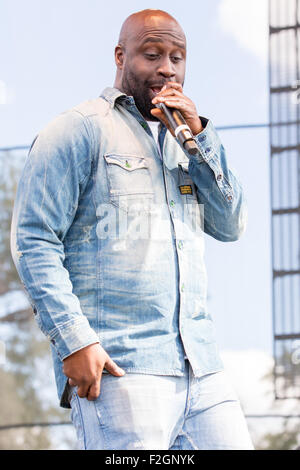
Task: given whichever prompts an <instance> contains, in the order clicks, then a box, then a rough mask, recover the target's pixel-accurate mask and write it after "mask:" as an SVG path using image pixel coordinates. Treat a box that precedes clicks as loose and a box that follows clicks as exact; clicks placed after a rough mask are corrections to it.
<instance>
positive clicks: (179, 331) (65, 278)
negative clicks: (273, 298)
mask: <svg viewBox="0 0 300 470" xmlns="http://www.w3.org/2000/svg"><path fill="white" fill-rule="evenodd" d="M202 121H203V123H204V125H205V128H204V130H203V131H202V132H201V133H200V134H199V135H197V136H196V142H197V144H198V146H199V151H200V154H199V156H192V157H190V156H189V155H186V154H185V153H184V152H183V151H182V150H181V148H180V146H179V144H178V143H177V142H176V140H175V139H174V137H173V136H172V135H171V134H170V132H169V131H167V130H166V128H165V127H164V126H160V134H159V145H160V149H161V156H160V152H159V149H158V147H157V143H156V142H155V140H154V138H153V136H152V133H151V131H150V128H149V126H148V124H147V123H146V121H145V120H144V119H143V117H142V116H141V114H140V113H139V111H138V109H137V108H136V106H135V104H134V100H133V98H132V97H129V96H126V95H125V94H123V93H122V92H120V91H119V90H117V89H115V88H106V89H105V90H104V91H103V93H102V95H101V96H100V97H99V98H97V99H94V100H90V101H86V102H84V103H81V104H79V105H78V106H76V107H74V108H72V109H71V110H68V111H66V112H64V113H62V114H60V115H59V116H58V117H57V118H55V119H54V120H53V121H52V122H50V123H49V124H48V125H47V126H46V128H45V129H43V130H42V131H41V132H40V133H39V135H38V136H37V137H36V139H35V140H34V142H33V144H32V146H31V148H30V151H29V155H28V157H27V160H26V163H25V167H24V169H23V173H22V175H21V179H20V182H19V185H18V191H17V196H16V201H15V207H14V213H13V220H12V231H11V248H12V255H13V259H14V262H15V264H16V267H17V270H18V272H19V275H20V278H21V280H22V282H23V284H24V286H25V289H26V291H27V294H28V297H29V300H30V302H31V305H32V308H33V311H34V314H35V318H36V320H37V322H38V325H39V327H40V328H41V330H42V331H43V332H44V333H45V335H46V336H47V337H48V338H49V340H50V342H51V350H52V356H53V361H54V369H55V377H56V383H57V389H58V396H59V399H60V405H61V406H63V407H69V403H68V398H67V397H68V385H67V378H66V376H65V375H64V374H63V371H62V364H63V363H62V361H63V359H65V358H66V357H68V356H69V355H70V354H72V353H74V352H75V351H78V350H79V349H81V348H84V347H85V346H87V345H89V344H92V343H95V342H100V344H101V345H102V346H103V348H104V349H105V350H106V351H107V353H108V354H109V355H110V356H111V358H112V359H113V360H114V361H115V362H116V363H117V364H118V365H119V366H120V367H122V368H123V369H124V370H125V371H126V372H127V373H145V374H158V375H174V376H182V375H183V374H184V367H185V364H184V356H185V355H186V356H187V358H188V360H189V361H190V364H191V367H192V369H193V372H194V374H195V376H196V377H200V376H202V375H204V374H208V373H212V372H216V371H219V370H221V369H223V364H222V361H221V359H220V357H219V352H218V348H217V345H216V341H215V335H214V325H213V321H212V318H211V315H210V313H209V312H208V310H207V305H206V288H207V278H206V270H205V264H204V258H203V255H204V232H205V233H207V234H209V235H211V236H212V237H214V238H216V239H217V240H220V241H224V242H226V241H234V240H237V239H238V238H239V237H240V235H241V234H242V233H243V231H244V229H245V225H246V218H247V216H246V205H245V200H244V196H243V191H242V188H241V185H240V183H239V181H238V179H237V177H236V176H235V175H234V174H233V172H232V171H231V170H230V169H229V167H228V164H227V159H226V155H225V150H224V148H223V146H222V144H221V142H220V140H219V137H218V135H217V133H216V131H215V129H214V127H213V125H212V123H211V121H209V120H206V119H205V118H202Z"/></svg>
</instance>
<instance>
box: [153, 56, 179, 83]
mask: <svg viewBox="0 0 300 470" xmlns="http://www.w3.org/2000/svg"><path fill="white" fill-rule="evenodd" d="M157 72H158V73H159V74H160V75H163V76H164V77H166V78H171V77H175V75H176V72H175V69H174V64H173V63H172V61H171V60H170V58H169V57H163V58H162V59H161V61H160V64H159V67H158V70H157Z"/></svg>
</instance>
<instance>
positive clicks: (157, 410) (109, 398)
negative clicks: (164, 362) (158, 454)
mask: <svg viewBox="0 0 300 470" xmlns="http://www.w3.org/2000/svg"><path fill="white" fill-rule="evenodd" d="M71 407H72V411H71V419H72V421H73V424H74V426H75V429H76V434H77V438H78V447H77V448H78V449H82V450H83V449H101V450H103V449H112V450H123V449H126V450H127V449H131V450H143V449H147V450H181V449H184V450H212V449H215V450H229V449H233V450H234V449H241V450H246V449H250V450H253V444H252V442H251V438H250V435H249V432H248V429H247V425H246V421H245V417H244V415H243V412H242V410H241V406H240V403H239V399H238V397H237V395H236V393H235V391H234V390H233V388H232V386H231V384H230V380H229V379H228V377H227V373H226V371H224V370H223V371H221V372H216V373H212V374H207V375H204V376H203V377H200V378H195V377H194V376H193V372H192V369H191V367H190V365H189V363H188V361H186V367H185V375H184V377H173V376H162V375H150V374H133V373H127V374H125V375H124V376H123V377H115V376H112V375H111V374H108V373H105V374H103V375H102V379H101V392H100V395H99V397H98V399H97V400H95V401H88V400H87V399H86V398H79V397H78V395H77V393H76V387H73V388H72V392H71Z"/></svg>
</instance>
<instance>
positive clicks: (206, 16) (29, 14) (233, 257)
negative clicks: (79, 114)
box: [0, 0, 272, 353]
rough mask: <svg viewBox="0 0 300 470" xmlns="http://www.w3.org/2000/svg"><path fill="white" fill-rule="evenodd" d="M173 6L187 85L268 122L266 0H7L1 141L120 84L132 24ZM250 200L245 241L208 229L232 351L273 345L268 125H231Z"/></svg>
mask: <svg viewBox="0 0 300 470" xmlns="http://www.w3.org/2000/svg"><path fill="white" fill-rule="evenodd" d="M144 8H160V9H163V10H165V11H167V12H168V13H170V14H172V15H173V16H174V17H175V18H176V19H177V20H178V21H179V22H180V23H181V25H182V27H183V29H184V30H185V33H186V36H187V45H188V60H187V72H186V80H185V86H184V92H185V94H186V95H187V96H189V97H190V98H191V99H192V100H193V101H194V103H195V104H196V106H197V109H198V112H199V114H200V115H202V116H205V117H207V118H209V119H211V120H212V122H213V124H214V125H215V126H217V127H218V126H229V125H234V124H254V123H267V122H268V57H267V53H268V13H267V0H251V2H250V1H246V0H210V1H209V2H207V1H204V0H198V1H197V2H195V1H187V2H185V3H184V7H183V4H182V2H180V1H178V0H172V1H169V0H160V1H159V2H155V1H154V2H149V1H143V0H139V1H130V0H129V1H127V2H124V1H118V0H117V1H115V2H114V3H113V5H111V4H109V3H108V2H104V1H102V0H85V1H83V0H51V1H50V0H43V1H40V0H27V1H26V2H23V1H21V0H0V148H1V147H6V146H17V145H29V144H30V143H31V141H32V140H33V138H34V137H35V135H36V134H37V133H38V132H39V130H40V129H42V128H43V127H44V126H46V125H47V123H48V122H49V121H50V120H51V119H53V118H54V117H55V116H56V115H57V114H59V113H61V112H63V111H65V110H66V109H69V108H71V107H73V106H74V105H76V104H78V103H80V102H81V101H84V100H86V99H90V98H95V97H97V96H99V95H100V94H101V92H102V90H103V89H104V88H105V87H107V86H112V85H113V82H114V76H115V64H114V47H115V45H116V44H117V40H118V33H119V30H120V27H121V25H122V22H123V21H124V19H125V18H126V17H127V16H128V15H130V14H131V13H133V12H135V11H138V10H141V9H144ZM220 137H221V140H222V142H223V144H224V146H225V149H226V151H227V158H228V163H229V167H230V168H232V169H233V170H234V171H235V173H236V174H238V176H239V178H240V181H241V183H242V185H243V187H244V191H245V195H246V200H247V204H248V227H247V230H246V232H245V234H244V235H243V236H242V238H241V239H240V240H238V241H236V242H233V243H222V242H219V241H216V240H214V239H212V238H211V237H208V236H207V237H206V252H205V260H206V265H207V272H208V306H209V310H210V313H211V315H212V317H213V318H214V320H215V325H216V331H217V339H218V342H219V348H220V349H221V350H242V349H249V350H254V349H256V350H261V351H265V352H269V353H271V351H272V312H271V275H272V266H271V247H270V240H271V234H270V220H271V218H270V217H271V216H270V181H269V179H270V175H269V136H268V130H267V129H264V128H262V129H251V130H231V131H220Z"/></svg>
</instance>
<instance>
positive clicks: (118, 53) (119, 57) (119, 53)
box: [115, 44, 124, 69]
mask: <svg viewBox="0 0 300 470" xmlns="http://www.w3.org/2000/svg"><path fill="white" fill-rule="evenodd" d="M115 62H116V66H117V67H118V68H119V69H122V68H123V63H124V49H123V47H122V46H121V45H120V44H118V45H117V46H116V48H115Z"/></svg>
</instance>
